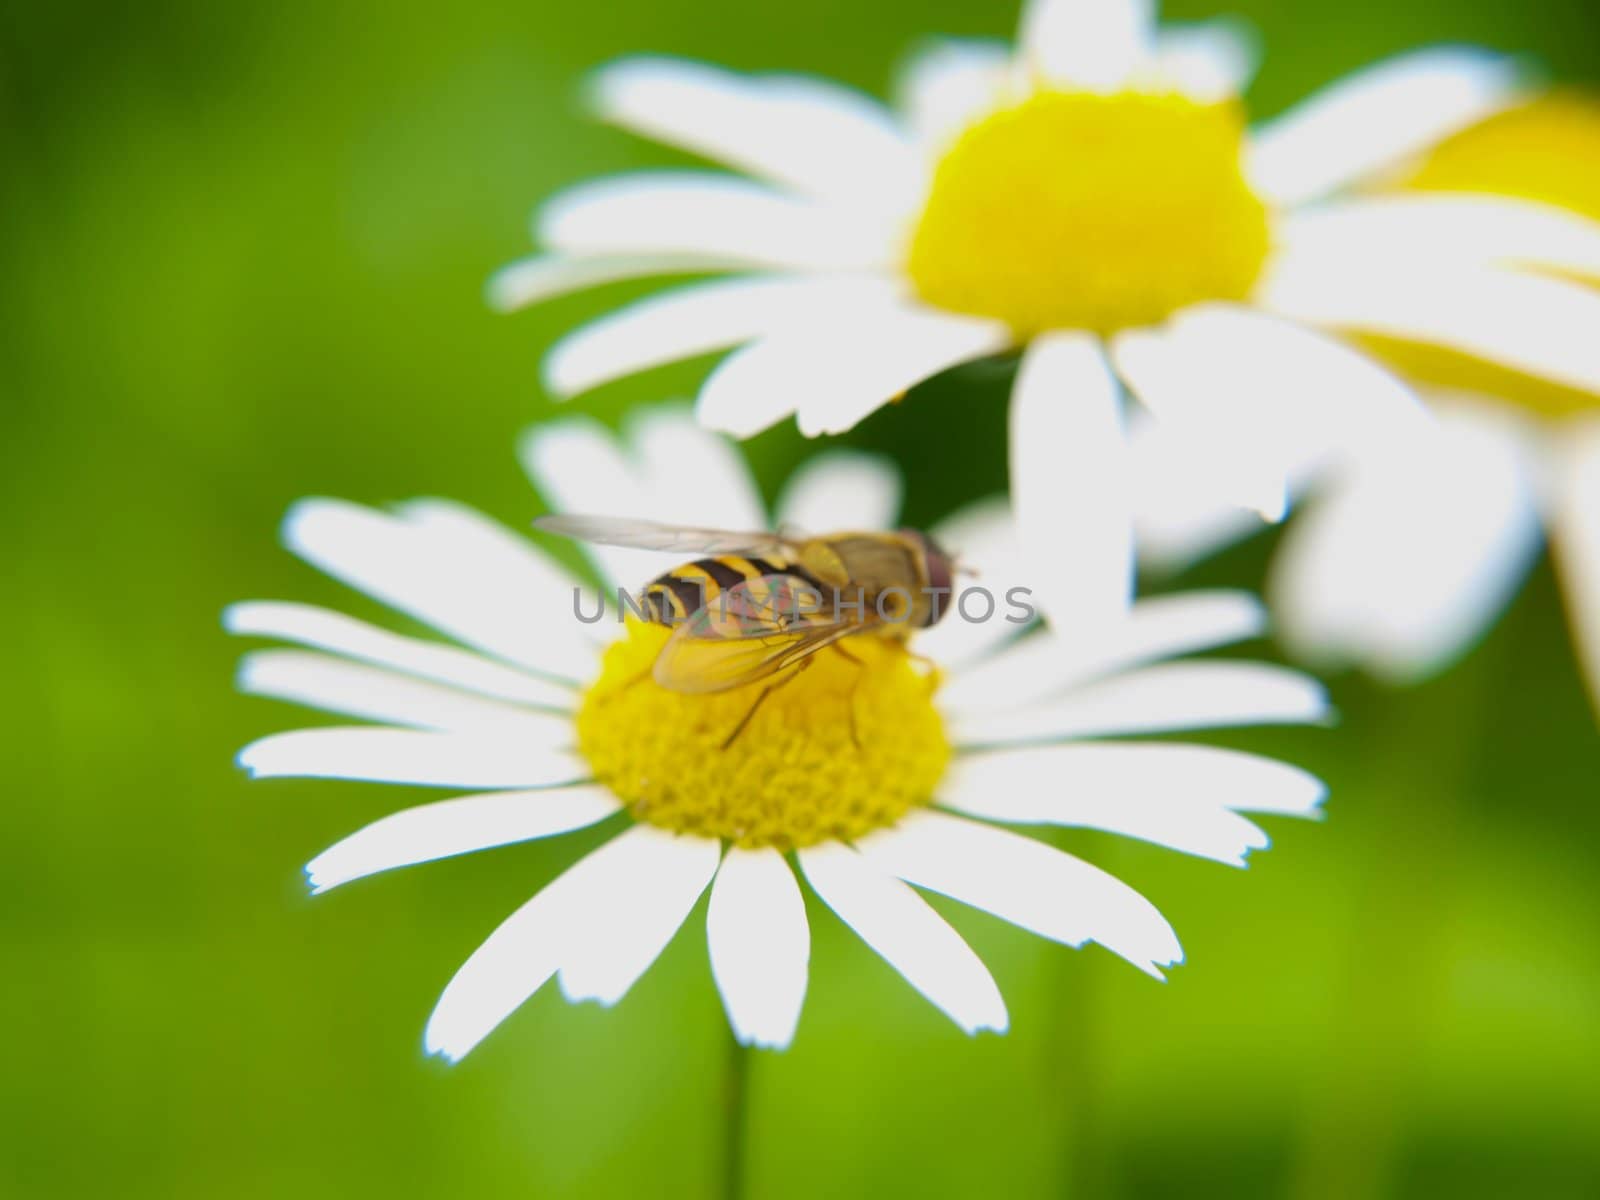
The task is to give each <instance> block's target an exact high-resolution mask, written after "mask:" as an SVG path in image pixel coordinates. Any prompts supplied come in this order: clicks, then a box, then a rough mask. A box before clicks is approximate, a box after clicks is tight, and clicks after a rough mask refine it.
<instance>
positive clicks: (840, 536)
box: [534, 516, 955, 745]
mask: <svg viewBox="0 0 1600 1200" xmlns="http://www.w3.org/2000/svg"><path fill="white" fill-rule="evenodd" d="M534 524H535V526H537V527H538V528H540V529H543V530H545V531H546V532H549V533H556V534H561V535H563V536H565V537H571V538H576V539H578V540H580V541H586V542H598V543H600V544H602V545H607V546H626V547H630V548H633V549H639V550H668V551H681V552H683V553H685V554H703V555H706V556H708V557H705V558H697V559H695V560H694V561H692V562H688V563H685V564H683V565H682V566H680V567H676V568H674V569H673V570H671V571H667V572H666V573H665V574H662V575H659V576H657V577H656V578H655V579H654V580H652V581H651V582H650V583H648V584H647V585H645V587H644V588H643V590H642V591H641V592H640V594H639V597H638V603H637V605H636V611H637V612H638V613H639V614H640V615H642V616H643V617H644V618H645V619H646V620H649V621H651V622H653V623H655V624H659V625H665V626H667V627H668V628H670V629H672V636H671V637H669V638H668V639H667V642H666V644H665V645H664V646H663V647H662V648H661V652H660V654H659V655H658V656H657V658H656V661H655V665H654V668H653V669H652V672H651V674H652V676H653V678H654V679H655V681H656V683H658V684H659V685H661V686H662V687H664V688H666V689H668V690H669V691H675V692H688V693H701V694H704V693H710V692H722V691H729V690H731V689H733V688H738V687H744V686H746V685H748V684H752V683H757V682H760V681H761V680H763V679H774V682H773V683H771V684H769V685H768V687H767V688H766V689H764V690H763V691H762V693H761V694H760V696H758V697H757V698H756V701H755V703H754V704H753V705H752V706H751V708H750V710H749V712H747V713H746V714H745V717H744V719H743V720H742V721H740V723H739V727H738V728H737V729H735V730H734V731H733V733H732V734H731V735H730V736H729V738H728V741H727V742H726V743H724V745H731V744H732V742H733V740H734V738H736V737H738V736H739V733H740V732H741V731H742V730H743V729H744V727H745V726H746V725H747V724H748V723H749V721H750V718H751V717H752V716H754V715H755V711H756V709H757V708H759V707H760V705H761V702H762V701H763V700H765V699H766V698H767V696H768V694H770V693H771V692H772V691H773V690H774V689H775V688H778V687H781V686H783V684H785V683H787V682H789V680H790V679H793V678H794V677H795V676H796V675H798V674H799V672H800V671H801V670H803V669H804V668H805V667H806V666H807V665H809V663H810V662H811V658H812V655H814V654H817V653H819V652H820V651H822V650H824V649H827V648H828V647H830V646H832V647H834V648H835V649H836V650H837V651H838V652H839V653H841V654H843V655H844V656H845V657H846V658H850V659H852V660H853V661H858V662H859V660H858V659H855V657H854V656H853V655H851V654H850V653H849V651H848V650H846V649H845V648H844V647H843V646H842V645H841V644H840V643H842V642H843V641H844V640H845V639H847V638H850V637H855V636H858V635H868V634H870V635H876V636H880V637H889V638H897V639H901V640H902V641H903V640H904V639H906V638H908V637H909V636H910V634H911V633H912V631H914V630H916V629H925V628H927V627H929V626H931V625H934V624H936V623H937V622H938V621H939V619H940V618H941V617H943V616H944V613H945V610H946V609H947V608H948V607H949V600H950V596H951V580H952V576H953V574H954V570H955V564H954V562H953V560H952V559H951V557H950V556H949V555H948V554H946V553H945V552H944V550H942V549H941V548H940V547H939V545H938V544H937V543H936V542H934V540H933V539H932V538H930V537H929V536H928V535H927V534H925V533H921V532H919V531H918V530H915V529H901V530H897V531H895V532H892V533H835V534H829V535H826V536H822V537H808V536H805V535H800V534H795V533H793V532H779V533H767V532H753V533H735V532H729V531H726V530H720V529H697V528H689V527H682V526H675V525H664V524H660V523H658V522H654V521H642V520H628V519H624V518H614V517H594V516H546V517H540V518H538V519H537V520H536V521H535V522H534Z"/></svg>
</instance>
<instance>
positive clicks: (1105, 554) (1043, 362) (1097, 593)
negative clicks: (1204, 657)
mask: <svg viewBox="0 0 1600 1200" xmlns="http://www.w3.org/2000/svg"><path fill="white" fill-rule="evenodd" d="M1127 463H1128V455H1127V442H1126V435H1125V433H1124V431H1123V427H1122V397H1121V394H1120V393H1119V391H1118V388H1117V384H1116V380H1114V379H1113V378H1112V376H1111V369H1110V367H1109V365H1108V364H1107V363H1106V359H1105V354H1104V353H1103V352H1102V351H1101V349H1100V346H1099V344H1098V343H1097V342H1096V341H1095V339H1094V338H1092V337H1090V336H1089V335H1087V334H1047V335H1045V336H1043V337H1040V338H1037V339H1035V340H1034V342H1033V344H1032V345H1030V346H1029V347H1028V349H1027V351H1026V352H1025V353H1024V355H1023V358H1022V365H1021V367H1020V369H1019V370H1018V372H1017V380H1016V383H1015V385H1014V386H1013V389H1012V397H1011V499H1012V505H1013V507H1014V509H1015V512H1016V521H1017V537H1018V540H1019V542H1020V543H1021V546H1022V552H1023V555H1024V556H1025V558H1026V561H1027V564H1028V569H1029V571H1030V572H1031V573H1032V575H1033V581H1032V586H1033V587H1034V588H1035V589H1036V590H1037V592H1038V603H1039V607H1040V608H1041V609H1042V610H1043V612H1044V614H1045V616H1046V617H1047V618H1048V620H1049V621H1050V623H1051V624H1052V626H1054V627H1055V628H1056V629H1058V630H1060V631H1062V633H1063V634H1064V635H1067V636H1073V637H1076V636H1079V635H1080V634H1081V635H1082V636H1084V637H1088V638H1092V637H1094V636H1096V634H1097V632H1098V631H1100V630H1104V629H1107V628H1112V627H1115V626H1116V625H1117V624H1118V623H1119V622H1120V621H1122V620H1123V619H1124V617H1125V616H1126V614H1127V610H1128V605H1129V603H1130V601H1131V599H1132V594H1133V500H1132V497H1131V496H1130V495H1129V490H1128V469H1127Z"/></svg>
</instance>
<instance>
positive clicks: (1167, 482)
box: [1128, 412, 1299, 573]
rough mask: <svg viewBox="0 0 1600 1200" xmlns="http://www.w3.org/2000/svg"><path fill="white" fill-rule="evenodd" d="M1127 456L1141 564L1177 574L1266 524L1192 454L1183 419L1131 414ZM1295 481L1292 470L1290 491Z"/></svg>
mask: <svg viewBox="0 0 1600 1200" xmlns="http://www.w3.org/2000/svg"><path fill="white" fill-rule="evenodd" d="M1128 455H1129V472H1130V475H1131V477H1132V480H1133V495H1134V500H1135V512H1134V520H1133V531H1134V543H1135V545H1136V546H1137V547H1138V552H1139V565H1140V566H1141V567H1149V568H1152V569H1154V570H1156V571H1158V572H1167V573H1175V572H1177V571H1181V570H1182V569H1183V568H1184V567H1187V566H1189V565H1190V564H1191V563H1194V562H1198V561H1199V560H1200V559H1202V558H1205V557H1206V556H1208V555H1210V554H1214V553H1216V552H1217V551H1218V550H1220V549H1222V548H1223V547H1224V546H1229V545H1232V544H1233V543H1234V542H1238V541H1243V540H1244V539H1245V538H1247V537H1249V536H1250V535H1252V534H1254V533H1259V532H1260V531H1261V530H1262V529H1264V528H1266V525H1265V523H1264V522H1263V521H1262V519H1261V513H1260V512H1259V511H1257V510H1256V509H1253V508H1247V507H1245V506H1244V505H1242V504H1241V503H1240V502H1239V501H1240V499H1241V497H1240V495H1239V493H1238V490H1237V488H1236V487H1234V486H1233V484H1234V483H1236V481H1230V480H1228V479H1225V478H1219V477H1218V476H1217V472H1216V471H1215V470H1214V467H1213V464H1211V463H1209V462H1207V461H1205V455H1204V454H1196V453H1195V444H1194V439H1193V438H1192V437H1191V436H1189V431H1187V430H1185V429H1184V428H1183V426H1182V425H1181V424H1177V425H1175V424H1174V423H1173V422H1171V421H1162V420H1159V419H1157V418H1156V417H1154V416H1152V415H1151V414H1150V413H1148V412H1137V413H1134V414H1132V417H1131V419H1130V420H1129V422H1128ZM1298 483H1299V481H1298V480H1297V479H1296V478H1295V477H1294V475H1293V474H1291V477H1290V479H1289V487H1290V490H1291V491H1293V490H1297V487H1298Z"/></svg>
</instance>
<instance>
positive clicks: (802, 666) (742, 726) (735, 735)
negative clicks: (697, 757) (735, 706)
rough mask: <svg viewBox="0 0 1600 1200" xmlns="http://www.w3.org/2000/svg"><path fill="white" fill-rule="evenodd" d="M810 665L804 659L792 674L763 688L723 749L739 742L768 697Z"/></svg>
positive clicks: (729, 736)
mask: <svg viewBox="0 0 1600 1200" xmlns="http://www.w3.org/2000/svg"><path fill="white" fill-rule="evenodd" d="M810 665H811V660H810V659H809V658H807V659H802V660H801V661H800V665H799V666H797V667H794V668H793V669H791V670H790V672H789V673H788V674H787V675H785V676H784V677H783V678H782V679H780V680H778V682H777V683H769V684H767V686H766V687H764V688H762V689H761V695H759V696H757V697H756V701H755V703H754V704H752V705H751V706H750V707H749V708H748V709H746V710H745V714H744V716H742V717H740V718H739V723H738V724H737V725H735V726H734V727H733V732H732V733H730V734H729V735H728V736H727V739H726V740H725V741H724V742H723V743H722V746H721V749H723V750H726V749H727V748H728V747H729V746H731V745H733V744H734V742H736V741H738V740H739V735H740V734H741V733H743V732H744V730H745V726H747V725H749V724H750V719H751V718H752V717H754V716H755V715H756V710H757V709H759V708H760V707H761V704H762V701H764V700H765V699H766V698H767V697H768V696H770V695H772V693H773V692H775V691H777V690H778V689H779V688H781V687H782V686H783V685H784V684H786V683H789V682H790V681H791V680H793V679H794V678H795V676H797V675H799V674H800V672H801V671H804V670H805V669H806V668H807V667H809V666H810Z"/></svg>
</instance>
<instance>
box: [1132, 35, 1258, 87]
mask: <svg viewBox="0 0 1600 1200" xmlns="http://www.w3.org/2000/svg"><path fill="white" fill-rule="evenodd" d="M1260 60H1261V44H1260V39H1259V38H1258V37H1257V36H1256V33H1255V30H1254V29H1252V28H1251V27H1250V26H1248V25H1246V24H1245V23H1244V22H1242V21H1236V20H1232V19H1230V18H1227V17H1221V18H1218V19H1217V20H1214V21H1201V22H1197V23H1195V24H1192V25H1167V26H1164V27H1163V28H1162V29H1161V30H1160V31H1159V32H1158V33H1157V34H1156V39H1155V56H1154V59H1153V61H1152V63H1151V65H1150V68H1149V70H1150V72H1151V74H1152V76H1153V77H1154V81H1156V82H1161V83H1165V84H1167V85H1168V86H1175V87H1176V88H1177V89H1178V90H1179V91H1181V92H1183V93H1184V94H1185V95H1187V96H1192V97H1194V98H1195V99H1196V100H1200V101H1204V102H1208V103H1215V102H1217V101H1220V100H1227V99H1230V98H1232V97H1234V96H1237V95H1239V94H1240V93H1241V92H1243V91H1244V90H1245V88H1247V87H1249V86H1250V80H1251V79H1252V78H1254V77H1255V73H1256V66H1257V64H1258V63H1259V62H1260Z"/></svg>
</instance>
